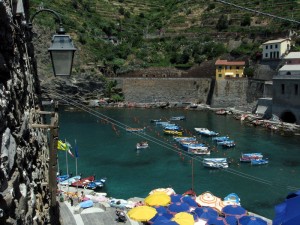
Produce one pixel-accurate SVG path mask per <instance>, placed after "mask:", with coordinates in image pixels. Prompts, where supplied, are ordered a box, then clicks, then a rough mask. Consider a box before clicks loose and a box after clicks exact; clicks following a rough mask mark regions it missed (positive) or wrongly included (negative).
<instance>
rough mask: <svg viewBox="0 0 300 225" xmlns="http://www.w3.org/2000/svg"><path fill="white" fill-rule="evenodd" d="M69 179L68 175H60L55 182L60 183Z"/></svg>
mask: <svg viewBox="0 0 300 225" xmlns="http://www.w3.org/2000/svg"><path fill="white" fill-rule="evenodd" d="M69 178H70V175H60V176H57V177H56V181H57V182H62V181H64V180H67V179H69Z"/></svg>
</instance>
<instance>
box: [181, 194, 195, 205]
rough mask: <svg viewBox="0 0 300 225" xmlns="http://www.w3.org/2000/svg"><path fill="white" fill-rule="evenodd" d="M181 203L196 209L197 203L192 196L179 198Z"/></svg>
mask: <svg viewBox="0 0 300 225" xmlns="http://www.w3.org/2000/svg"><path fill="white" fill-rule="evenodd" d="M181 201H182V202H185V203H187V204H189V205H190V206H191V207H198V204H197V202H196V201H195V199H194V198H193V197H192V196H189V195H186V196H184V197H182V198H181Z"/></svg>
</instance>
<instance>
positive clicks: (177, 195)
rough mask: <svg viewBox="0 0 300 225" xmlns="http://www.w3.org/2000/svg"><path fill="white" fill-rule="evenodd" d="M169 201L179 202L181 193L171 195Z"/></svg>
mask: <svg viewBox="0 0 300 225" xmlns="http://www.w3.org/2000/svg"><path fill="white" fill-rule="evenodd" d="M170 197H171V202H172V203H175V202H181V198H182V197H183V196H182V195H181V194H175V195H171V196H170Z"/></svg>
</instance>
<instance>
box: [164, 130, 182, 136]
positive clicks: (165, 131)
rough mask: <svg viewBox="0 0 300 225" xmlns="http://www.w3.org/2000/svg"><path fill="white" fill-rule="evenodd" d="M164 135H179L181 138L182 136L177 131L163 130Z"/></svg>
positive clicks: (180, 132)
mask: <svg viewBox="0 0 300 225" xmlns="http://www.w3.org/2000/svg"><path fill="white" fill-rule="evenodd" d="M164 134H171V135H179V136H181V135H182V134H183V132H182V131H179V130H168V129H164Z"/></svg>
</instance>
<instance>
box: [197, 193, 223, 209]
mask: <svg viewBox="0 0 300 225" xmlns="http://www.w3.org/2000/svg"><path fill="white" fill-rule="evenodd" d="M218 201H221V199H220V198H218V197H216V196H214V195H213V194H212V193H210V192H208V191H207V192H204V193H202V194H201V195H199V196H198V197H197V198H196V202H197V203H198V204H199V205H201V206H209V207H213V208H215V207H216V205H217V203H218Z"/></svg>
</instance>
